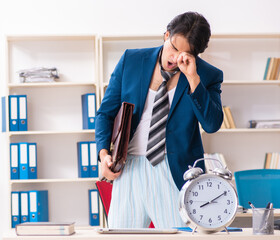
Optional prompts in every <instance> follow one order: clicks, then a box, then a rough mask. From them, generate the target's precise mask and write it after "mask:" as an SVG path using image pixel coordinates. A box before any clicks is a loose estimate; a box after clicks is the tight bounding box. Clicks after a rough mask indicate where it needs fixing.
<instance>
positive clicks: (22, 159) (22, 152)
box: [19, 142, 29, 179]
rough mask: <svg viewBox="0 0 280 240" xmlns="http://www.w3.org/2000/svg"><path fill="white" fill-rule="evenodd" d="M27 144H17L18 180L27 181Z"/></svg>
mask: <svg viewBox="0 0 280 240" xmlns="http://www.w3.org/2000/svg"><path fill="white" fill-rule="evenodd" d="M28 158H29V156H28V143H27V142H21V143H19V178H20V179H28Z"/></svg>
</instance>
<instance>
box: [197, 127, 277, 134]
mask: <svg viewBox="0 0 280 240" xmlns="http://www.w3.org/2000/svg"><path fill="white" fill-rule="evenodd" d="M201 133H202V134H207V133H206V132H205V131H204V130H203V129H202V130H201ZM222 133H280V129H276V128H230V129H220V130H219V131H218V132H216V133H215V134H222Z"/></svg>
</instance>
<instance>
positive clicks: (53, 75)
mask: <svg viewBox="0 0 280 240" xmlns="http://www.w3.org/2000/svg"><path fill="white" fill-rule="evenodd" d="M18 73H19V78H20V82H22V83H27V82H29V83H34V82H54V81H55V80H56V79H58V78H59V76H58V72H57V69H56V68H55V67H54V68H45V67H38V68H30V69H24V70H20V71H19V72H18Z"/></svg>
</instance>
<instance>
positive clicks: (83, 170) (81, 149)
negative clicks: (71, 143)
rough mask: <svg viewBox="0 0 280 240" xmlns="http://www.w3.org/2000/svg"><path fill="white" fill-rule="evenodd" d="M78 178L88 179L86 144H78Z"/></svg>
mask: <svg viewBox="0 0 280 240" xmlns="http://www.w3.org/2000/svg"><path fill="white" fill-rule="evenodd" d="M77 148H78V176H79V177H80V178H88V177H89V145H88V142H78V143H77Z"/></svg>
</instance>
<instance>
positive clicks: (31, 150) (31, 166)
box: [28, 143, 37, 179]
mask: <svg viewBox="0 0 280 240" xmlns="http://www.w3.org/2000/svg"><path fill="white" fill-rule="evenodd" d="M28 179H37V144H36V143H28Z"/></svg>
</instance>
